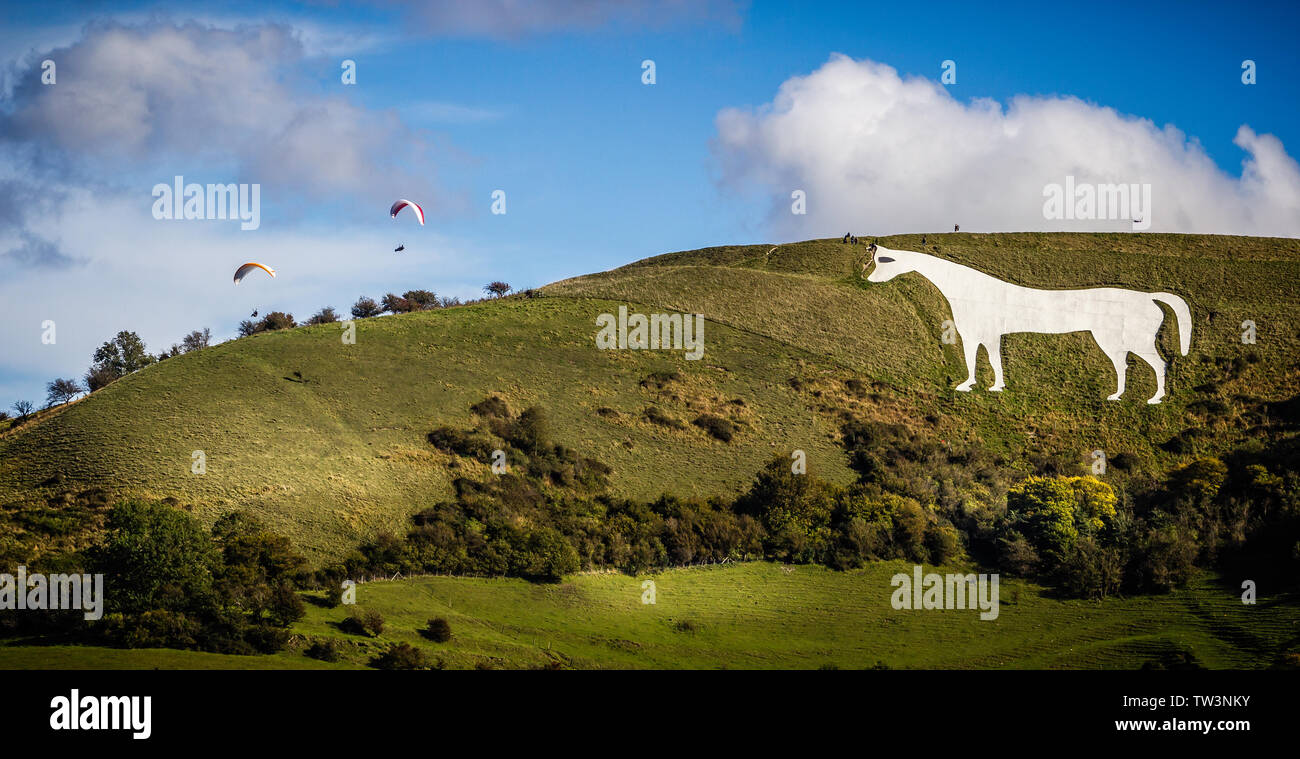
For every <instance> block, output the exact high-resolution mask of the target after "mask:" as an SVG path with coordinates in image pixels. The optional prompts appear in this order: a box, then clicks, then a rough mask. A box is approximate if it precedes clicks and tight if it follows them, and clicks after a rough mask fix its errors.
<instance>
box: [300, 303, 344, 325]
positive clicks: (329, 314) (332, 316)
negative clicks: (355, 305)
mask: <svg viewBox="0 0 1300 759" xmlns="http://www.w3.org/2000/svg"><path fill="white" fill-rule="evenodd" d="M338 320H339V315H338V314H336V313H334V308H333V306H326V307H325V308H322V309H321V310H319V311H317V312H316V313H315V314H313V315H312V317H311V318H310V319H308V320H307V323H308V324H333V323H335V322H337V321H338Z"/></svg>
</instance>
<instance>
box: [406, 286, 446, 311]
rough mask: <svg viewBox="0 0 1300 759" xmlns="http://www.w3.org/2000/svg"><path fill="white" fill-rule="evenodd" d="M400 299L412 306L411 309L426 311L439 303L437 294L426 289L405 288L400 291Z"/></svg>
mask: <svg viewBox="0 0 1300 759" xmlns="http://www.w3.org/2000/svg"><path fill="white" fill-rule="evenodd" d="M402 299H403V300H405V301H406V302H407V303H410V304H411V306H413V308H412V310H413V311H427V310H429V309H431V308H437V307H438V305H439V303H438V296H437V295H434V294H433V293H432V292H430V291H428V290H407V291H406V292H404V293H402Z"/></svg>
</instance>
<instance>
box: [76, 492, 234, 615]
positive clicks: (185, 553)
mask: <svg viewBox="0 0 1300 759" xmlns="http://www.w3.org/2000/svg"><path fill="white" fill-rule="evenodd" d="M105 527H106V534H105V539H104V542H103V543H102V544H101V545H100V546H98V547H96V548H95V549H94V550H93V551H92V553H91V565H92V566H93V568H94V571H97V572H103V573H104V576H105V577H106V578H107V579H108V583H109V585H108V587H107V588H106V589H105V594H104V595H105V598H106V600H107V602H108V606H109V607H110V609H109V610H110V611H115V612H124V613H139V612H146V611H150V610H153V609H167V610H171V611H183V610H185V609H194V608H199V607H201V606H202V605H203V604H204V602H206V601H210V600H211V598H212V582H213V577H214V575H215V573H216V572H217V570H218V568H219V566H220V561H221V559H220V555H219V554H218V553H217V549H216V547H215V546H214V545H213V544H212V541H211V540H210V539H209V538H208V535H207V533H206V532H205V531H204V529H203V527H202V525H201V524H199V521H198V520H197V519H195V518H194V517H192V516H190V515H189V514H186V513H185V512H183V511H179V510H177V509H174V508H172V507H170V506H167V505H165V504H163V503H147V502H142V501H125V502H122V503H119V504H117V505H116V506H114V507H113V508H112V510H111V511H109V514H108V519H107V521H106V523H105Z"/></svg>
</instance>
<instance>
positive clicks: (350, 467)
mask: <svg viewBox="0 0 1300 759" xmlns="http://www.w3.org/2000/svg"><path fill="white" fill-rule="evenodd" d="M616 310H617V304H614V303H609V302H604V301H598V300H590V299H563V300H561V299H541V300H526V299H510V300H505V301H501V302H499V303H490V304H481V305H475V306H469V307H463V308H455V309H448V310H445V311H431V312H423V313H418V314H411V315H405V316H389V317H381V318H376V319H368V320H364V321H361V322H359V323H358V325H357V340H356V344H355V345H344V344H343V343H342V341H341V339H340V335H341V328H340V327H339V325H327V326H316V327H305V328H300V329H295V330H287V331H282V332H275V333H267V334H260V335H256V336H253V337H251V338H245V339H241V340H237V341H232V342H228V343H224V344H222V345H218V346H214V347H212V348H208V349H205V350H202V351H198V352H195V353H190V354H186V355H184V356H180V357H177V358H173V359H168V360H167V361H164V362H162V363H160V364H157V365H155V366H151V367H148V368H146V369H144V370H142V371H140V372H138V373H137V374H135V375H132V376H130V377H127V378H125V379H123V380H121V381H119V382H116V383H114V384H112V385H110V386H109V387H107V388H105V389H103V390H101V391H99V392H97V393H95V394H94V395H93V396H91V397H89V398H87V399H85V400H83V401H81V402H79V403H76V404H73V405H71V406H69V407H67V408H65V409H62V410H60V411H58V412H57V413H54V414H50V415H48V416H47V417H46V418H44V419H43V420H42V421H40V422H39V423H37V424H34V425H32V426H31V427H30V428H28V429H26V430H23V431H20V432H18V433H16V434H12V435H10V436H8V437H6V438H5V439H4V440H0V503H8V504H9V505H10V507H11V508H12V507H14V506H16V505H19V504H21V503H22V502H23V501H24V500H29V499H31V498H33V497H34V496H39V495H41V494H43V493H51V492H54V491H57V490H61V489H66V488H70V487H83V486H90V485H99V486H104V487H107V488H109V489H111V490H113V491H115V492H117V493H122V494H126V493H136V494H142V495H148V496H153V497H168V496H170V497H175V498H177V499H178V500H179V501H180V502H181V503H182V504H186V505H188V506H192V507H193V508H194V509H195V512H196V513H197V514H198V515H199V516H201V517H203V518H205V519H207V520H208V521H211V520H214V519H215V518H216V517H217V516H219V515H220V514H221V513H224V512H226V511H229V510H232V509H235V508H237V507H238V508H247V509H251V510H253V511H255V512H256V513H257V514H258V515H259V516H261V517H262V518H264V519H265V521H266V522H267V523H268V524H269V525H270V526H271V527H272V528H273V529H275V530H277V531H279V532H281V533H283V534H286V535H288V536H289V537H291V538H292V539H293V540H294V542H295V543H296V544H297V545H299V546H300V547H302V548H303V549H304V550H305V551H306V552H308V553H309V554H310V555H312V556H315V557H321V556H325V555H330V554H336V553H341V552H344V551H346V550H348V549H350V548H353V547H355V546H356V544H357V542H358V541H359V540H360V539H361V538H362V537H367V536H369V535H372V534H373V533H374V532H375V531H376V530H379V529H389V530H393V531H398V532H400V531H403V530H404V529H405V527H406V526H407V525H406V518H407V516H408V515H409V514H411V513H413V512H415V511H417V510H419V509H420V508H423V507H426V506H429V505H432V504H433V503H434V502H436V501H438V500H445V499H447V498H449V497H451V495H452V492H451V488H450V480H451V478H452V477H453V476H455V474H456V472H455V471H454V470H449V469H448V468H447V466H446V464H447V458H446V457H445V456H443V455H441V454H439V453H438V452H437V451H435V450H434V449H433V448H432V446H430V445H429V444H428V443H427V442H426V441H425V435H426V434H427V433H428V432H429V431H430V430H432V429H434V428H435V427H439V426H442V425H451V426H456V427H463V426H466V425H468V424H469V423H470V416H471V415H470V412H469V406H470V404H472V403H475V402H477V401H479V400H482V399H483V398H484V397H485V396H487V395H489V394H499V395H500V396H501V397H503V398H504V399H506V401H507V402H508V403H509V404H510V405H511V407H512V408H513V409H515V410H516V411H518V410H520V409H522V408H524V407H525V406H528V405H532V404H541V405H543V406H544V407H546V409H547V410H548V412H550V415H551V418H552V420H553V426H554V428H555V431H556V432H555V437H556V439H557V440H559V441H560V442H563V443H564V444H566V445H569V446H571V447H574V448H577V449H578V450H580V451H582V452H584V453H586V454H588V455H592V456H595V457H597V458H599V459H601V460H602V461H604V462H605V463H607V464H609V465H610V466H612V467H613V468H614V473H613V474H612V475H611V481H612V482H614V483H615V490H616V491H617V492H619V493H621V494H625V495H628V496H633V497H640V498H649V497H654V496H656V495H658V494H659V493H661V492H663V491H665V490H667V491H670V492H675V493H677V494H680V495H700V496H707V495H712V494H715V493H719V492H728V491H739V490H740V489H742V488H743V487H744V486H745V485H746V484H747V483H748V482H749V480H750V478H751V477H752V475H753V473H754V471H756V470H757V469H758V468H759V467H760V466H761V465H762V464H763V463H765V462H766V461H767V460H768V459H770V458H771V457H772V456H773V455H776V453H777V452H782V451H785V452H788V451H790V450H791V449H795V448H799V449H803V450H805V451H807V453H808V456H809V461H810V467H812V468H813V469H814V470H817V471H819V472H820V473H822V474H823V475H824V476H828V477H829V478H831V479H839V480H847V479H849V478H850V476H851V475H850V472H849V471H848V469H847V467H846V466H845V464H844V461H843V456H842V454H841V453H840V451H839V450H838V448H837V446H836V443H835V441H834V439H833V432H834V429H833V427H831V426H829V425H827V424H825V423H823V422H822V421H821V420H819V419H818V418H817V416H816V415H815V414H814V413H813V412H812V411H811V409H810V408H809V407H807V406H806V405H805V403H804V402H803V401H802V400H801V398H800V397H799V396H798V394H797V393H795V391H793V390H792V389H791V388H789V387H788V386H786V385H784V384H783V383H781V382H779V381H773V379H772V378H783V377H786V376H789V375H790V374H791V373H792V372H794V371H795V367H796V363H797V361H798V357H797V355H796V354H797V353H798V352H797V351H794V350H792V349H790V348H788V347H786V346H783V345H781V344H779V343H777V342H775V341H771V340H755V339H754V338H753V337H752V336H751V335H749V334H746V333H742V332H738V331H737V330H734V329H729V328H725V327H716V328H713V329H709V330H708V331H707V332H706V339H707V341H708V350H707V354H706V356H705V358H704V359H702V360H700V361H685V360H683V359H682V357H681V353H680V351H679V352H677V353H675V354H670V353H663V352H650V351H598V350H595V348H594V347H593V346H594V341H593V337H594V334H595V326H594V324H595V318H596V315H597V314H600V313H602V312H609V311H616ZM662 371H670V372H671V371H676V372H679V373H681V374H682V375H683V377H682V379H681V380H679V381H676V382H673V383H670V385H669V386H668V387H666V388H664V389H662V390H661V389H656V388H655V387H654V386H653V385H647V386H643V384H642V380H643V379H645V378H646V377H648V376H649V375H650V374H652V373H653V372H662ZM294 372H299V373H300V374H301V375H302V378H303V380H305V381H298V378H297V377H295V376H294V374H293V373H294ZM735 399H741V400H742V401H743V404H744V405H743V406H739V405H736V404H733V403H731V402H732V401H733V400H735ZM688 404H689V407H688ZM649 405H657V406H659V407H660V408H662V409H664V410H665V411H667V412H668V413H670V414H671V415H674V416H676V417H677V418H679V419H681V420H682V421H684V422H687V424H686V425H685V428H684V429H681V430H674V429H669V428H666V427H663V426H658V425H654V424H652V423H650V422H648V421H646V420H644V419H643V418H642V410H643V409H644V408H645V407H647V406H649ZM715 407H716V408H719V409H727V411H725V412H724V413H726V414H727V415H730V416H732V417H734V418H736V419H737V420H738V421H741V422H743V423H744V426H743V427H742V428H741V432H740V434H739V435H738V436H737V437H736V438H735V439H734V440H733V441H732V442H731V443H729V444H728V443H721V442H718V441H716V440H714V439H712V438H711V437H709V435H708V434H707V433H705V432H704V431H703V430H701V429H699V428H697V427H694V426H692V425H690V424H689V421H690V420H691V419H692V418H693V414H694V413H698V410H700V409H711V408H715ZM601 408H607V409H614V410H615V411H617V412H618V415H617V416H602V415H599V414H598V413H597V409H601ZM196 450H202V451H204V453H205V455H206V466H207V472H206V474H203V475H195V474H192V473H191V471H190V464H191V454H192V452H193V451H196ZM484 463H485V464H486V462H484Z"/></svg>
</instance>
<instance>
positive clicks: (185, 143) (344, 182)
mask: <svg viewBox="0 0 1300 759" xmlns="http://www.w3.org/2000/svg"><path fill="white" fill-rule="evenodd" d="M305 55H306V53H305V52H304V46H303V43H302V41H301V39H300V36H299V35H298V34H297V33H296V32H295V30H294V29H292V28H290V27H287V26H282V25H277V24H262V25H256V26H238V27H235V28H232V29H225V28H217V27H213V26H208V25H205V24H200V23H194V22H191V23H186V24H181V25H175V24H170V23H161V22H155V23H148V24H143V25H136V26H126V25H122V24H119V23H114V22H97V23H93V24H91V25H89V26H87V27H86V29H85V31H84V33H83V36H82V37H81V38H80V39H79V40H77V41H76V42H74V43H72V44H70V45H68V46H67V47H63V48H60V49H57V50H53V51H50V52H49V53H48V57H49V58H50V59H52V60H54V61H55V62H56V63H57V65H58V83H57V84H55V85H53V86H45V85H42V84H41V82H40V69H39V67H36V66H33V67H32V68H30V69H29V70H28V72H27V74H26V75H25V76H24V77H23V78H22V79H21V81H20V82H19V84H18V85H17V86H16V87H15V88H14V91H13V95H12V97H11V98H10V99H9V102H8V104H7V105H8V108H7V109H6V110H7V111H9V113H8V115H7V116H6V117H4V118H3V119H0V138H3V139H4V140H7V141H9V142H11V143H22V144H29V145H34V146H37V147H38V148H40V149H41V150H43V151H45V160H48V161H54V160H56V159H55V158H51V157H50V156H52V155H53V156H59V155H62V156H70V158H69V159H68V163H69V164H71V165H76V166H78V167H79V168H80V169H81V170H89V171H99V172H101V173H105V174H107V173H108V172H110V171H111V170H113V169H114V168H116V167H120V166H127V165H129V166H136V165H138V163H139V162H140V161H142V160H145V159H147V161H148V162H149V164H151V165H157V166H161V167H165V168H175V167H176V166H178V165H180V164H181V163H182V162H184V163H185V164H186V165H191V166H192V165H194V163H195V162H198V161H208V162H211V163H219V164H221V165H229V166H232V167H233V169H234V170H235V171H236V172H237V174H238V176H239V177H240V179H241V181H249V182H258V183H263V184H270V185H278V186H279V187H280V188H282V189H285V190H287V191H290V192H286V193H285V194H286V195H288V194H291V193H303V194H306V195H308V196H312V197H335V196H337V195H338V194H340V193H345V194H348V195H349V196H353V197H355V196H366V197H371V196H374V197H381V198H382V197H386V196H387V195H389V194H391V192H392V191H393V189H394V188H395V187H401V188H403V189H404V191H406V192H417V194H420V195H421V197H425V198H431V196H434V195H435V193H436V192H437V189H436V187H435V186H434V184H433V180H432V179H431V177H432V175H433V174H434V166H433V155H432V149H431V147H430V146H431V144H432V142H433V140H432V139H431V138H430V137H429V136H428V135H426V134H424V133H422V132H421V131H420V130H416V129H412V128H410V127H408V126H407V125H406V124H405V123H404V122H403V121H402V120H401V119H400V118H399V117H398V115H397V114H396V113H394V112H392V111H372V110H367V109H364V108H361V107H358V106H356V105H353V104H352V103H350V102H348V100H347V99H345V98H344V97H343V96H342V95H326V94H321V93H320V92H318V91H314V88H313V87H312V86H311V83H310V82H308V81H305V79H303V78H302V77H296V76H295V72H297V71H299V69H298V68H297V67H298V66H299V65H300V64H301V63H302V61H303V60H304V57H305ZM164 173H167V172H165V171H164ZM173 173H175V172H173ZM164 178H165V177H164ZM223 179H226V178H225V177H223Z"/></svg>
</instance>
